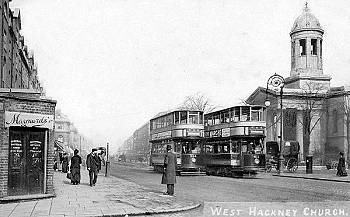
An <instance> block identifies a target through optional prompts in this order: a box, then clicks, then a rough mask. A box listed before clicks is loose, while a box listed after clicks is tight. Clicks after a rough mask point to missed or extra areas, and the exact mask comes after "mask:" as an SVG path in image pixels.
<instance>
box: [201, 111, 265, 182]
mask: <svg viewBox="0 0 350 217" xmlns="http://www.w3.org/2000/svg"><path fill="white" fill-rule="evenodd" d="M264 110H265V108H264V107H262V106H255V105H244V106H234V107H231V108H227V109H223V110H220V111H215V112H211V113H208V114H206V115H205V117H204V126H205V145H204V149H203V152H202V155H203V158H204V161H203V162H204V163H205V167H206V172H207V174H208V175H222V176H232V177H242V176H250V175H255V174H257V172H258V171H260V170H264V169H265V154H264V145H263V144H264V138H265V129H266V122H265V117H264V114H265V113H264Z"/></svg>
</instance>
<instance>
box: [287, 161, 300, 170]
mask: <svg viewBox="0 0 350 217" xmlns="http://www.w3.org/2000/svg"><path fill="white" fill-rule="evenodd" d="M287 169H288V171H289V172H292V173H294V172H295V171H296V170H297V169H298V160H297V159H295V158H290V159H289V160H288V162H287Z"/></svg>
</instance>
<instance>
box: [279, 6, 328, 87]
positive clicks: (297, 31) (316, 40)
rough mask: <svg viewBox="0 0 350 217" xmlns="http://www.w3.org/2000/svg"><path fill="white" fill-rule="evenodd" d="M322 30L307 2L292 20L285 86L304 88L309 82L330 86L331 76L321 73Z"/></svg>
mask: <svg viewBox="0 0 350 217" xmlns="http://www.w3.org/2000/svg"><path fill="white" fill-rule="evenodd" d="M323 33H324V30H323V29H322V27H321V24H320V22H319V21H318V19H317V18H316V17H315V16H314V15H313V14H311V12H310V8H309V7H308V5H307V3H305V7H304V9H303V12H302V14H301V15H300V16H299V17H298V18H297V19H296V20H295V21H294V25H293V27H292V30H291V32H290V33H289V35H290V38H291V70H290V77H288V78H286V81H285V86H286V88H304V87H305V85H308V84H309V83H310V82H312V83H319V84H322V85H323V86H324V87H325V88H326V89H329V88H330V80H331V77H330V76H329V75H324V74H323V66H322V65H323V62H322V61H323V60H322V41H323Z"/></svg>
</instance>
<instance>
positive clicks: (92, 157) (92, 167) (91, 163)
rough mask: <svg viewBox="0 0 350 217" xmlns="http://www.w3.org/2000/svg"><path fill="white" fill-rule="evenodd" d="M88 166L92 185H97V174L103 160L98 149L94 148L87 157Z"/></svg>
mask: <svg viewBox="0 0 350 217" xmlns="http://www.w3.org/2000/svg"><path fill="white" fill-rule="evenodd" d="M86 166H87V169H88V170H89V177H90V186H91V187H92V186H95V184H96V182H97V175H98V172H99V171H100V169H101V160H100V158H99V157H98V156H97V149H96V148H93V149H92V151H91V153H90V154H88V155H87V157H86Z"/></svg>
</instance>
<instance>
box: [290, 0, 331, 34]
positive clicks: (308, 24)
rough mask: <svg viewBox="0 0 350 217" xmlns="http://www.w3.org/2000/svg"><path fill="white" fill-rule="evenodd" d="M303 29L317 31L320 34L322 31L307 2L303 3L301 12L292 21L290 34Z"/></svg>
mask: <svg viewBox="0 0 350 217" xmlns="http://www.w3.org/2000/svg"><path fill="white" fill-rule="evenodd" d="M305 30H313V31H319V32H321V33H322V34H323V32H324V31H323V29H322V27H321V24H320V22H319V21H318V19H317V18H316V17H315V16H314V15H313V14H311V13H310V9H309V8H308V6H307V3H306V4H305V7H304V10H303V13H302V14H301V15H300V16H299V17H298V18H297V19H296V20H295V21H294V25H293V27H292V30H291V32H290V35H292V34H293V33H296V32H300V31H305Z"/></svg>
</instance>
